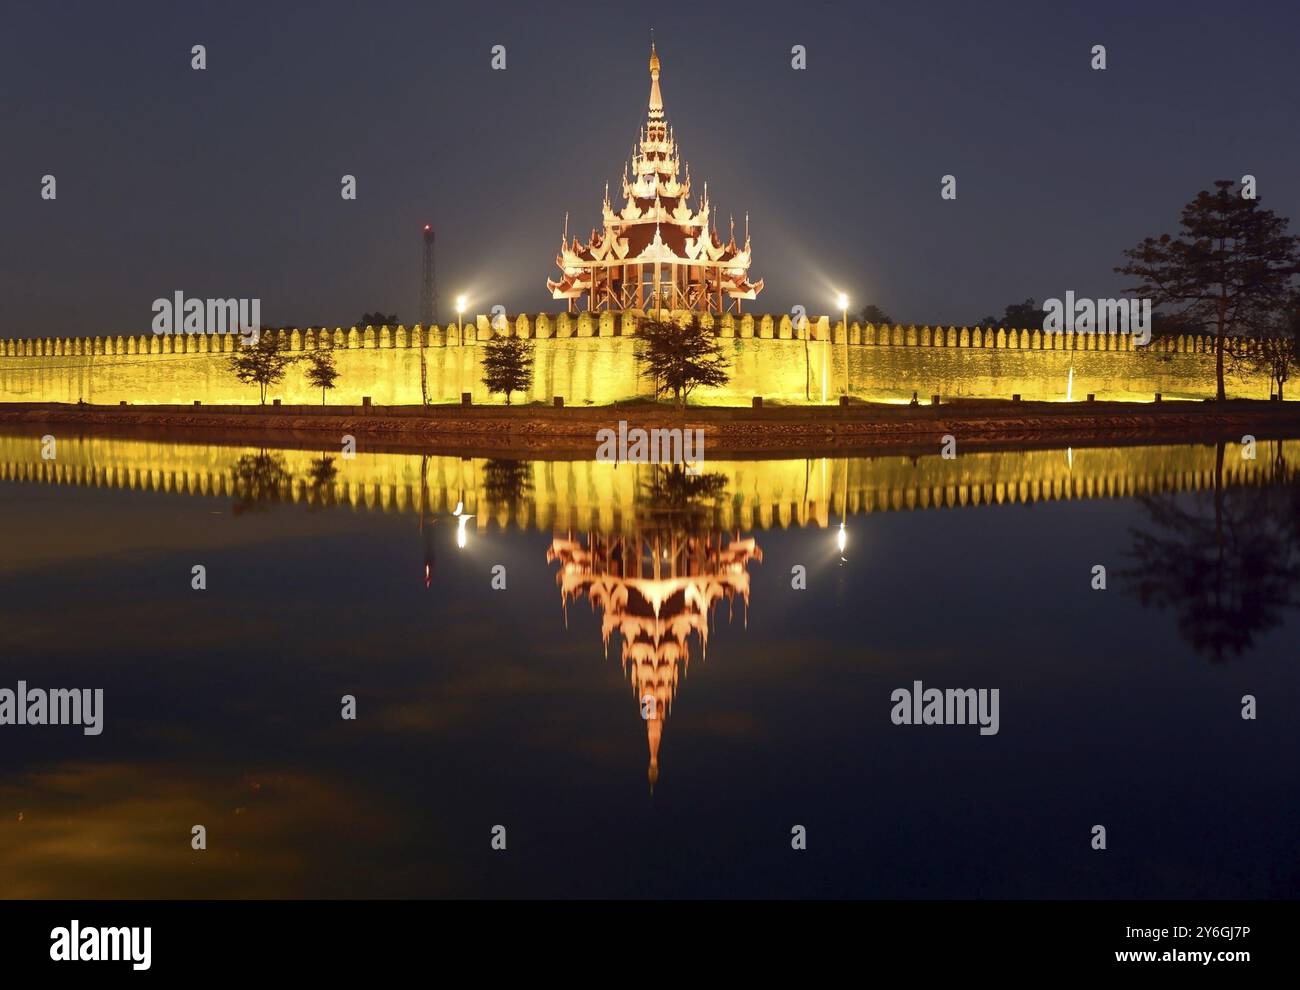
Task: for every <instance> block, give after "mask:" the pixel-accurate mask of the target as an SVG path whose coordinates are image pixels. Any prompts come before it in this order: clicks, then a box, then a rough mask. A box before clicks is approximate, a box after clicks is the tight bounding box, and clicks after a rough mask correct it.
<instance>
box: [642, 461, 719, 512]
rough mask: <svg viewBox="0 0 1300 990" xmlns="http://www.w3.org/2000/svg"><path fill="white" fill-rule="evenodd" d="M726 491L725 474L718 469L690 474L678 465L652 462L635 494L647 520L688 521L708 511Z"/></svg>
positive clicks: (711, 509) (714, 506) (715, 505)
mask: <svg viewBox="0 0 1300 990" xmlns="http://www.w3.org/2000/svg"><path fill="white" fill-rule="evenodd" d="M726 490H727V476H726V475H725V474H722V473H720V472H716V471H710V472H708V473H706V474H694V473H692V472H690V471H688V470H686V469H685V468H684V467H683V466H682V465H680V464H672V465H662V464H655V465H652V466H651V469H650V477H649V479H647V480H646V481H644V482H643V483H642V485H641V488H640V491H639V492H638V495H639V502H640V503H641V508H642V510H643V514H644V515H646V516H648V517H649V518H650V519H652V520H656V521H665V520H666V521H671V522H673V523H683V522H686V523H690V522H691V521H693V520H695V519H697V518H698V517H700V516H703V515H707V514H709V513H711V512H712V511H713V509H714V508H716V507H717V503H718V500H719V499H720V498H721V497H722V496H723V495H724V494H725V493H726Z"/></svg>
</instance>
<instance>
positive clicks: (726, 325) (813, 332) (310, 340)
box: [0, 311, 1250, 357]
mask: <svg viewBox="0 0 1300 990" xmlns="http://www.w3.org/2000/svg"><path fill="white" fill-rule="evenodd" d="M685 315H686V314H683V313H673V314H667V313H666V314H665V316H672V317H673V318H678V319H680V318H682V317H683V316H685ZM646 318H647V317H646V316H644V315H642V314H640V313H639V312H636V311H625V312H618V313H616V312H612V311H604V312H598V313H590V312H583V313H578V314H576V315H574V314H570V313H564V312H561V313H556V314H550V313H538V314H535V315H531V316H530V315H528V314H523V313H521V314H518V315H516V316H513V317H505V318H503V319H502V318H498V323H497V327H496V328H495V329H494V328H493V325H492V321H491V318H490V317H488V316H486V315H481V314H480V315H478V316H476V317H474V318H473V319H471V320H466V321H465V322H464V324H463V326H458V325H457V324H455V323H451V324H447V325H446V326H442V325H440V324H435V325H431V326H430V327H428V328H427V331H426V328H424V327H423V326H421V325H420V324H416V325H415V326H412V327H409V328H408V327H407V326H405V325H403V324H399V325H397V326H395V327H389V326H387V325H383V326H378V327H376V326H373V325H370V326H364V327H359V326H351V327H334V328H332V329H330V328H314V327H313V328H308V329H305V330H304V329H300V328H295V329H285V330H274V331H264V333H269V334H274V335H275V336H276V337H277V339H278V340H279V341H280V343H281V346H282V347H284V348H285V349H286V350H289V351H311V350H317V349H319V348H322V347H329V348H337V349H346V350H364V349H368V348H379V349H385V350H390V349H406V348H419V347H459V346H465V345H472V344H476V343H480V342H483V341H486V340H489V339H491V338H492V337H493V336H516V337H522V338H526V339H531V340H548V339H566V338H573V337H579V338H581V337H630V336H635V335H636V333H637V330H638V328H639V326H640V322H641V321H642V320H644V319H646ZM702 319H703V320H704V322H705V325H706V326H710V327H712V328H713V329H714V331H715V332H716V333H717V335H718V336H719V337H723V338H739V339H755V340H803V339H804V337H805V334H806V335H807V337H808V339H809V340H813V341H830V342H832V343H835V344H841V345H845V344H847V345H848V346H850V347H958V348H978V349H981V350H987V349H994V350H1032V351H1039V350H1041V351H1054V350H1066V351H1072V350H1081V351H1082V350H1086V351H1139V350H1143V349H1144V348H1143V347H1142V346H1141V345H1137V344H1135V342H1134V340H1133V338H1132V336H1131V335H1128V334H1109V333H1084V332H1078V333H1076V332H1073V331H1070V332H1065V333H1045V332H1043V331H1042V330H1041V329H1040V330H1029V329H1015V328H1010V329H1008V328H1006V327H954V326H947V327H944V326H935V327H930V326H928V325H926V326H921V327H917V326H916V325H915V324H908V325H906V326H904V325H902V324H894V325H892V326H886V325H881V326H876V325H875V324H871V323H867V324H865V325H863V324H861V323H859V322H857V321H851V322H850V323H849V326H848V329H847V334H846V331H845V327H844V321H843V320H835V321H832V320H831V318H830V317H827V316H818V317H810V318H807V319H806V320H801V321H799V322H797V323H796V322H795V321H793V320H792V319H791V317H790V316H789V314H782V315H780V316H773V315H771V314H766V315H760V316H756V315H754V314H751V313H746V314H744V315H743V316H739V317H737V316H735V315H734V314H731V313H728V314H726V315H724V316H722V317H715V316H713V315H712V314H706V315H704V316H703V317H702ZM846 337H847V339H846ZM238 340H239V338H238V336H237V335H235V334H202V333H192V334H184V333H178V334H152V333H149V334H138V335H126V334H117V335H105V336H85V337H24V338H12V339H5V340H3V341H0V356H2V357H50V356H54V357H82V356H96V355H112V356H117V355H135V354H212V353H229V352H232V351H234V350H235V349H236V348H237V346H238V343H237V342H238ZM1214 340H1215V338H1214V335H1212V334H1184V335H1180V336H1176V337H1159V338H1155V339H1153V340H1152V342H1151V344H1150V345H1148V349H1149V350H1150V351H1152V352H1155V353H1179V354H1182V353H1187V354H1203V353H1212V352H1213V350H1214ZM1246 346H1247V348H1248V349H1249V346H1250V344H1249V342H1247V345H1246Z"/></svg>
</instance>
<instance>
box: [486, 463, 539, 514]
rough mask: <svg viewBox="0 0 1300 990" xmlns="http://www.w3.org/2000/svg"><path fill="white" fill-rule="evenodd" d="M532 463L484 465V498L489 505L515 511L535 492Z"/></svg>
mask: <svg viewBox="0 0 1300 990" xmlns="http://www.w3.org/2000/svg"><path fill="white" fill-rule="evenodd" d="M532 468H533V465H532V462H531V461H504V460H495V459H492V460H488V461H487V462H486V463H485V464H484V465H483V497H484V499H485V500H486V501H487V503H488V505H491V506H495V507H497V508H508V509H514V508H515V506H517V505H518V504H519V500H520V499H521V498H523V497H524V496H525V495H526V494H528V493H529V492H531V491H532V490H533V471H532Z"/></svg>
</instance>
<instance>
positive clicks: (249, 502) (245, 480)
mask: <svg viewBox="0 0 1300 990" xmlns="http://www.w3.org/2000/svg"><path fill="white" fill-rule="evenodd" d="M231 475H232V483H231V489H232V491H233V492H234V495H235V507H234V513H235V515H237V516H239V515H243V514H244V513H245V512H260V511H263V510H264V509H265V508H266V507H267V505H268V504H269V503H272V502H279V501H281V500H283V499H284V497H285V496H286V495H288V494H289V492H290V491H292V487H293V475H292V474H291V473H290V472H289V471H288V470H287V469H286V468H285V464H284V458H283V457H282V456H281V455H280V454H272V453H269V452H268V451H266V450H265V449H263V450H261V451H259V452H258V453H256V454H245V455H244V456H243V457H241V458H239V460H237V461H236V462H235V464H234V467H233V468H231Z"/></svg>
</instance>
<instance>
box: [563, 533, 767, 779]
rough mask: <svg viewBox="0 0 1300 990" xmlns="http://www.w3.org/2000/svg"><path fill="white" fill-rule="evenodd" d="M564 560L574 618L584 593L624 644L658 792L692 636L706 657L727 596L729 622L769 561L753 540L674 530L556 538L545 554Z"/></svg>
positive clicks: (604, 635) (604, 628)
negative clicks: (753, 565) (662, 746)
mask: <svg viewBox="0 0 1300 990" xmlns="http://www.w3.org/2000/svg"><path fill="white" fill-rule="evenodd" d="M546 559H547V560H548V561H559V563H560V569H559V571H558V573H557V574H556V576H555V580H556V584H558V585H559V587H560V597H561V601H562V602H563V603H564V607H565V621H566V624H567V621H568V602H569V599H570V598H573V599H577V598H579V597H581V596H586V597H587V598H588V599H589V600H590V601H591V605H592V608H593V609H597V608H599V609H600V612H601V639H602V640H603V641H604V644H605V652H606V655H608V653H609V638H610V635H611V634H612V633H615V632H617V633H618V634H619V636H620V638H621V639H622V642H623V648H622V660H623V669H624V671H625V672H626V674H627V676H628V679H629V681H630V682H631V685H632V692H633V695H634V697H635V698H636V699H637V704H638V706H639V707H640V710H641V714H642V717H643V718H644V719H645V724H646V737H647V741H648V744H649V749H650V769H649V776H650V789H651V791H652V792H653V790H654V785H655V781H656V780H658V778H659V742H660V738H661V736H662V734H663V720H664V718H665V717H666V716H667V715H668V712H669V711H670V710H671V708H672V703H673V698H674V696H675V695H676V693H677V684H678V679H679V677H681V676H682V675H683V674H684V673H685V671H686V669H687V667H688V666H689V664H690V641H691V637H692V635H695V636H697V637H698V639H699V643H700V651H701V655H702V656H703V655H707V652H708V645H709V623H710V622H711V621H712V620H713V613H714V610H715V606H716V605H717V604H718V602H720V601H723V600H725V601H726V603H727V609H728V621H730V618H731V607H732V604H733V602H734V601H735V599H736V598H740V600H741V602H742V605H743V608H744V609H745V611H746V613H747V611H748V608H749V570H748V567H749V562H750V561H751V560H755V561H759V562H762V560H763V551H762V550H761V549H760V548H759V546H758V544H757V543H756V542H755V541H754V539H753V538H752V537H747V538H744V539H742V538H741V537H740V536H739V534H737V535H736V536H735V537H731V538H724V537H723V535H722V534H721V533H718V532H705V533H688V532H683V531H677V530H673V529H669V528H655V529H640V528H638V529H637V530H635V531H634V532H632V533H613V534H606V533H588V534H587V537H586V541H585V545H584V543H583V541H581V540H577V539H574V538H573V536H572V534H570V535H568V536H556V537H555V538H554V539H553V540H552V541H551V546H550V549H548V550H547V552H546Z"/></svg>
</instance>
